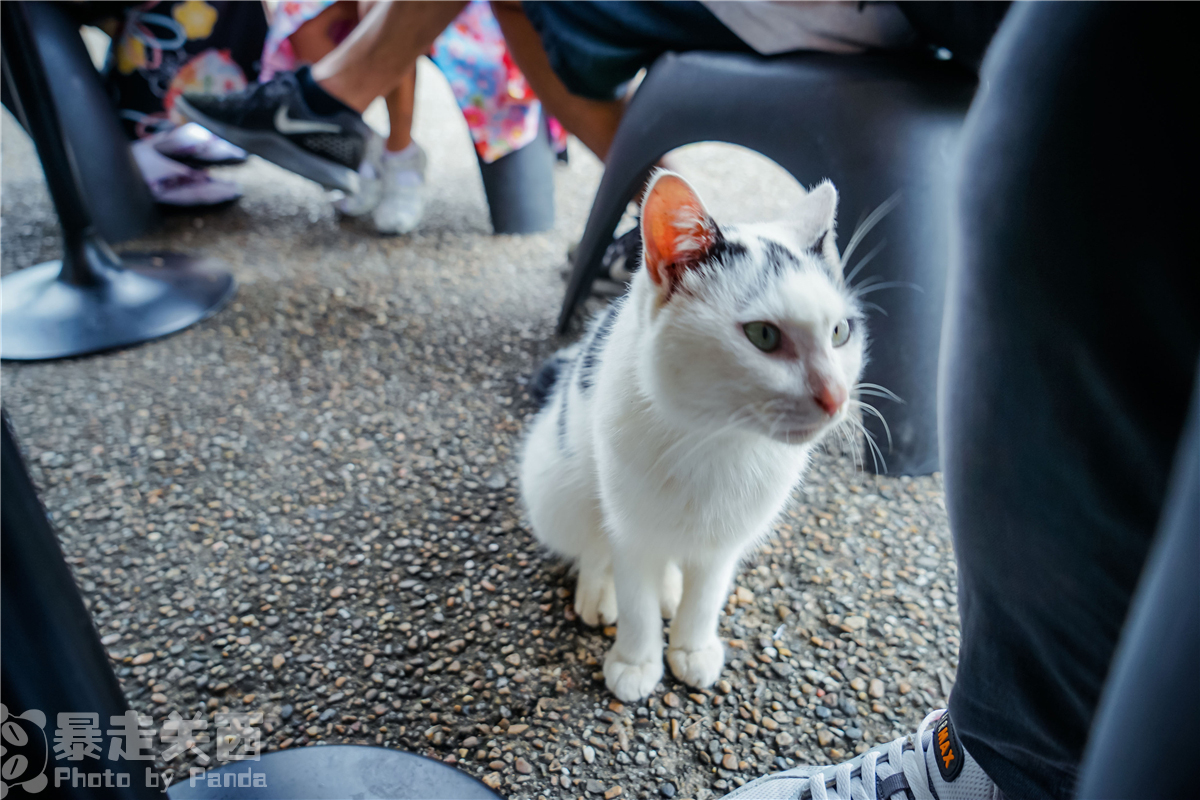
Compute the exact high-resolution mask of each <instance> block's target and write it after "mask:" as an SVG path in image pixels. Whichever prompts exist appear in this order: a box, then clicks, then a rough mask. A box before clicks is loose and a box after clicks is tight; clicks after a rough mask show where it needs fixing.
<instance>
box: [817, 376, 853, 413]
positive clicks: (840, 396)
mask: <svg viewBox="0 0 1200 800" xmlns="http://www.w3.org/2000/svg"><path fill="white" fill-rule="evenodd" d="M813 400H815V401H817V405H819V406H820V407H821V410H822V411H824V412H825V413H826V414H828V415H829V416H831V417H832V416H836V415H837V413H838V411H840V410H841V408H842V404H844V403H845V402H846V389H845V388H844V387H842V386H841V385H839V384H836V383H835V384H829V383H824V384H821V388H820V389H818V390H817V391H816V392H815V393H814V394H813Z"/></svg>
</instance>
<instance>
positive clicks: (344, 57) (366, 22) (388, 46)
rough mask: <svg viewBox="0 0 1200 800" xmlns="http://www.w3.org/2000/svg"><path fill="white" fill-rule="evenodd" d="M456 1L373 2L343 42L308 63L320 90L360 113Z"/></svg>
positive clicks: (405, 70)
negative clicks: (318, 58)
mask: <svg viewBox="0 0 1200 800" xmlns="http://www.w3.org/2000/svg"><path fill="white" fill-rule="evenodd" d="M464 6H466V3H465V2H462V0H455V2H404V3H378V4H377V5H375V6H374V7H373V8H372V9H371V10H370V11H369V12H367V15H366V16H365V17H364V18H363V20H362V22H361V23H359V25H358V27H357V28H355V29H354V32H353V33H351V34H350V35H349V36H348V37H346V40H345V41H344V42H342V43H341V44H340V45H338V46H337V48H335V49H334V51H333V52H331V53H330V54H329V55H327V56H325V57H324V58H322V59H321V60H320V61H319V62H317V63H316V64H314V65H313V69H312V74H313V77H314V78H316V80H317V82H318V83H319V84H320V85H321V88H323V89H324V90H325V91H327V92H329V93H330V94H331V95H333V96H334V97H336V98H337V99H339V100H341V101H342V102H343V103H345V104H346V105H348V106H350V107H351V108H353V109H354V110H355V111H358V112H359V113H362V112H363V111H365V110H366V108H367V106H368V105H370V104H371V101H372V100H374V99H375V98H376V97H379V96H381V95H384V96H386V95H389V94H391V92H392V90H393V89H395V88H396V87H397V86H399V85H400V84H401V82H402V81H403V80H405V77H406V76H407V75H408V74H409V72H410V71H412V70H413V67H414V65H415V64H416V63H417V56H419V55H421V54H422V53H425V52H426V51H428V50H429V47H430V45H432V44H433V41H434V40H435V39H436V38H437V37H438V34H440V33H441V32H442V31H443V30H445V29H446V26H447V25H449V24H450V23H451V22H452V21H453V20H454V18H455V17H457V16H458V14H459V12H460V11H462V9H463V7H464Z"/></svg>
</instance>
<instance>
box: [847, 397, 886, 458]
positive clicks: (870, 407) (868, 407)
mask: <svg viewBox="0 0 1200 800" xmlns="http://www.w3.org/2000/svg"><path fill="white" fill-rule="evenodd" d="M851 402H852V403H854V404H855V405H856V406H858V407H859V408H861V409H862V410H863V411H866V412H867V413H869V414H871V415H873V416H875V417H878V418H879V422H880V423H881V424H882V425H883V432H884V433H886V434H887V440H888V452H889V453H890V452H891V451H892V429H891V428H889V427H888V423H887V420H886V419H884V418H883V414H882V413H880V411H879V409H878V408H876V407H875V406H873V405H871V404H870V403H864V402H863V401H862V400H852V401H851Z"/></svg>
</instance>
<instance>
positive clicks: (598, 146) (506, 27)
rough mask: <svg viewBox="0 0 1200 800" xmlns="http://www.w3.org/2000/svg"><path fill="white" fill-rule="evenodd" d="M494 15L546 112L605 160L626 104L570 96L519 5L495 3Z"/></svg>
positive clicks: (515, 58)
mask: <svg viewBox="0 0 1200 800" xmlns="http://www.w3.org/2000/svg"><path fill="white" fill-rule="evenodd" d="M492 13H494V14H495V15H496V21H497V22H499V23H500V30H501V31H503V32H504V40H505V42H507V44H508V49H509V52H511V53H512V57H513V60H514V61H515V62H516V63H517V66H518V67H519V68H520V69H521V72H522V73H524V75H525V79H526V80H527V81H529V85H530V87H532V88H533V91H534V93H535V94H536V95H537V96H538V99H539V100H541V101H542V103H543V104H544V105H545V106H546V109H547V111H549V113H551V114H553V115H554V116H555V117H557V118H558V121H559V122H561V123H562V124H563V126H564V127H566V129H567V130H569V131H570V132H571V133H573V134H575V136H576V137H578V138H579V140H580V141H581V142H583V143H584V144H585V145H587V147H588V149H589V150H591V151H592V152H593V153H595V154H596V156H597V157H598V158H600V159H601V160H604V159H605V158H606V157H607V156H608V148H609V146H610V145H612V140H613V136H615V135H616V133H617V126H618V125H620V124H621V115H622V114H624V113H625V104H624V103H623V102H622V101H620V100H610V101H603V100H590V99H588V98H586V97H578V96H576V95H573V94H571V93H570V92H569V91H568V90H567V87H566V86H565V85H563V82H562V81H561V80H559V78H558V76H557V75H555V74H554V70H553V69H552V68H551V66H550V59H548V58H547V57H546V51H545V50H544V49H542V40H541V38H540V37H539V36H538V34H537V31H536V30H534V28H533V25H531V24H530V22H529V20H528V19H527V18H526V17H525V12H523V11H522V10H521V4H520V3H517V2H496V0H493V2H492Z"/></svg>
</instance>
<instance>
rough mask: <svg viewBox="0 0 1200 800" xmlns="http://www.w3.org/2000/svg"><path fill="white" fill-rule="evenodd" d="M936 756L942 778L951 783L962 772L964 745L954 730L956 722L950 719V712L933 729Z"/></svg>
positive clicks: (943, 715)
mask: <svg viewBox="0 0 1200 800" xmlns="http://www.w3.org/2000/svg"><path fill="white" fill-rule="evenodd" d="M933 747H934V758H936V759H937V765H938V772H940V773H942V780H944V781H946V783H950V782H951V781H953V780H954V779H955V778H957V777H958V773H960V772H962V766H963V746H962V742H960V741H959V739H958V734H957V733H956V732H955V731H954V723H952V722H951V721H950V713H949V712H947V713H945V714H942V718H941V719H939V720H938V724H937V727H936V728H934V730H933Z"/></svg>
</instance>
